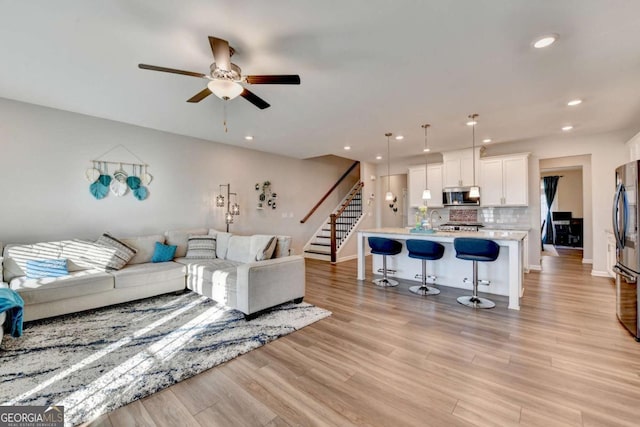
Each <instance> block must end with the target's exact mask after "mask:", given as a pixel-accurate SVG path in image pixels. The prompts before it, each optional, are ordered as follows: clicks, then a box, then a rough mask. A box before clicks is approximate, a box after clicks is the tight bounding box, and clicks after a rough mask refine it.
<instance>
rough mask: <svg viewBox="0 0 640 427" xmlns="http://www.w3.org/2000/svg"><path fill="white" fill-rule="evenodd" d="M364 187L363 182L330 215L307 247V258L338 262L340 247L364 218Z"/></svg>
mask: <svg viewBox="0 0 640 427" xmlns="http://www.w3.org/2000/svg"><path fill="white" fill-rule="evenodd" d="M363 186H364V183H362V182H358V183H357V184H356V185H354V186H353V188H352V189H351V191H349V194H347V195H346V196H345V198H344V199H343V200H342V201H341V202H340V204H339V205H338V207H337V208H336V210H335V211H334V212H333V213H332V214H331V215H329V217H328V218H327V221H326V222H325V223H324V224H323V225H322V226H321V227H320V228H319V229H318V230H317V231H316V233H315V235H314V236H313V237H312V238H311V240H310V241H309V242H308V243H307V244H306V245H305V248H304V256H305V257H307V258H314V259H320V260H324V261H330V262H336V259H337V253H338V251H339V250H340V246H342V244H343V243H344V242H345V241H346V240H347V238H348V237H349V235H350V234H351V231H352V230H353V229H354V227H355V225H356V224H357V223H358V221H359V220H360V218H362V187H363ZM332 237H333V238H332Z"/></svg>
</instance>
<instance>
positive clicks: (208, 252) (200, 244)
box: [186, 235, 216, 259]
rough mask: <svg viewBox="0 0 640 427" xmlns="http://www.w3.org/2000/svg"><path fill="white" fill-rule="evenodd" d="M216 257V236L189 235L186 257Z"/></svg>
mask: <svg viewBox="0 0 640 427" xmlns="http://www.w3.org/2000/svg"><path fill="white" fill-rule="evenodd" d="M215 257H216V236H208V235H202V236H201V235H197V236H189V239H188V240H187V255H186V258H193V259H212V258H215Z"/></svg>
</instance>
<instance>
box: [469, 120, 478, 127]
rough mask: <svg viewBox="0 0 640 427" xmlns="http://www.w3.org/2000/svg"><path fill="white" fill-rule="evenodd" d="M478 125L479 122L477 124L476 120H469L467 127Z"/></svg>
mask: <svg viewBox="0 0 640 427" xmlns="http://www.w3.org/2000/svg"><path fill="white" fill-rule="evenodd" d="M477 124H478V122H476V121H475V120H469V121H468V122H467V126H473V125H477Z"/></svg>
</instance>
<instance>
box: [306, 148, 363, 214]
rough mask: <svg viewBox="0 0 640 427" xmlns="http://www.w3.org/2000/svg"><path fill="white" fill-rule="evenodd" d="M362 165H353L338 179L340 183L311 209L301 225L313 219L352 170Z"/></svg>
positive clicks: (357, 163)
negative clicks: (314, 214)
mask: <svg viewBox="0 0 640 427" xmlns="http://www.w3.org/2000/svg"><path fill="white" fill-rule="evenodd" d="M359 164H360V162H358V161H355V162H353V164H352V165H351V166H350V167H349V169H347V171H346V172H345V173H343V174H342V176H341V177H340V178H339V179H338V181H336V183H335V184H333V186H332V187H331V188H330V189H329V191H327V193H326V194H325V195H324V196H322V198H321V199H320V200H319V201H318V203H316V205H315V206H314V207H312V208H311V210H310V211H309V213H308V214H307V215H305V217H304V218H302V219H301V220H300V224H304V223H305V222H307V220H308V219H309V218H310V217H311V215H313V213H314V212H315V211H316V210H317V209H318V208H319V207H320V205H321V204H322V203H323V202H324V201H325V200H327V197H329V195H330V194H331V193H333V190H335V189H336V188H337V187H338V185H340V183H341V182H342V181H344V179H345V178H346V177H347V176H348V175H349V174H350V173H351V171H352V170H354V169H355V168H356V166H358V165H359Z"/></svg>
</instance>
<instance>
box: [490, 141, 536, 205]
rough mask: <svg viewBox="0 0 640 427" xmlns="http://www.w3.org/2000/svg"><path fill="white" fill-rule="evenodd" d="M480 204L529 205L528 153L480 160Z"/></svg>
mask: <svg viewBox="0 0 640 427" xmlns="http://www.w3.org/2000/svg"><path fill="white" fill-rule="evenodd" d="M479 169H480V170H479V172H480V173H479V175H480V177H479V185H480V202H481V205H482V206H528V205H529V153H524V154H513V155H508V156H496V157H486V158H484V159H482V160H480V168H479Z"/></svg>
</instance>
